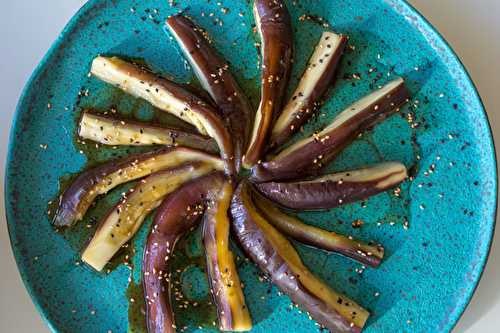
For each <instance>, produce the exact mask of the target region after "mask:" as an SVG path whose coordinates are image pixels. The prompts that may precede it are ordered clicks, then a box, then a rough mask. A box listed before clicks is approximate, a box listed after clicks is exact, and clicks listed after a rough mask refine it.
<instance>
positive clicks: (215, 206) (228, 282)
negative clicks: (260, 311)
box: [203, 182, 252, 331]
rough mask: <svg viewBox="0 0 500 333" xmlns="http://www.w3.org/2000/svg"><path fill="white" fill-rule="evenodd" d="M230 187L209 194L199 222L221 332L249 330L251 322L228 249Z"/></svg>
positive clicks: (232, 256)
mask: <svg viewBox="0 0 500 333" xmlns="http://www.w3.org/2000/svg"><path fill="white" fill-rule="evenodd" d="M232 195H233V186H232V185H231V184H230V183H228V182H226V183H225V184H224V186H223V187H222V189H221V190H220V192H218V193H211V194H209V200H210V201H209V205H208V207H207V210H206V213H205V217H204V223H203V242H204V245H205V251H206V256H207V271H208V276H209V282H210V288H211V294H212V299H213V300H214V303H215V305H216V306H217V317H218V319H219V329H220V330H221V331H249V330H251V329H252V319H251V318H250V313H249V312H248V308H247V306H246V304H245V296H244V295H243V290H242V289H241V282H240V278H239V276H238V271H237V269H236V265H235V262H234V255H233V253H232V252H231V249H230V248H229V229H230V221H229V216H228V211H229V206H230V204H231V198H232Z"/></svg>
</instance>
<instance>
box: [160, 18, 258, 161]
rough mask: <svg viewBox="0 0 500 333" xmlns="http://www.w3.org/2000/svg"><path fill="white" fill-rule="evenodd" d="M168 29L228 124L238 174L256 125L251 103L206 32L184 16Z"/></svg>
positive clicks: (171, 21)
mask: <svg viewBox="0 0 500 333" xmlns="http://www.w3.org/2000/svg"><path fill="white" fill-rule="evenodd" d="M167 26H168V28H169V29H170V32H171V33H172V35H173V36H174V37H175V39H176V40H177V43H178V44H179V45H180V47H181V49H182V51H183V53H184V55H185V56H186V58H187V59H188V61H189V63H190V64H191V66H192V68H193V70H194V72H195V74H196V76H197V77H198V79H199V81H200V82H201V85H202V86H203V88H204V89H205V90H206V91H207V92H208V93H209V94H210V96H211V97H212V99H213V100H214V101H215V103H216V104H217V106H218V108H219V111H220V113H221V117H222V119H223V120H225V121H226V126H227V128H229V133H230V134H231V136H232V139H233V145H234V155H235V163H236V170H239V168H240V163H241V157H242V155H243V153H244V152H245V149H246V145H247V141H248V139H249V136H250V131H251V125H252V124H251V120H252V112H253V110H252V107H251V105H250V102H249V101H248V99H247V97H246V96H245V94H244V93H243V91H242V89H241V88H240V86H239V85H238V82H237V81H236V80H235V79H234V77H233V75H232V74H231V72H230V70H229V64H228V62H227V61H226V60H225V59H224V58H222V57H221V56H220V55H219V53H217V51H216V50H215V49H214V48H213V46H212V45H211V41H210V40H209V39H208V35H207V33H206V32H205V31H204V30H203V29H202V28H200V27H198V26H196V25H195V24H194V23H193V22H192V21H191V20H190V19H188V18H187V17H185V16H183V15H181V14H178V15H174V16H171V17H170V18H169V19H168V20H167Z"/></svg>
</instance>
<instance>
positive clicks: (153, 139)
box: [78, 111, 219, 153]
mask: <svg viewBox="0 0 500 333" xmlns="http://www.w3.org/2000/svg"><path fill="white" fill-rule="evenodd" d="M78 135H79V136H80V137H81V138H82V139H87V140H92V141H96V142H99V143H101V144H104V145H112V146H118V145H127V146H148V145H166V146H183V147H191V148H197V149H201V150H204V151H207V152H211V153H217V152H218V151H219V150H218V147H217V143H216V142H215V141H214V140H213V139H212V138H210V137H208V136H203V135H199V134H195V133H190V132H186V131H183V130H179V129H175V128H167V127H162V126H156V125H151V124H148V123H143V122H138V121H133V120H128V119H118V118H113V117H109V116H107V115H100V114H95V113H91V112H89V111H85V112H84V113H83V114H82V117H81V119H80V126H79V129H78Z"/></svg>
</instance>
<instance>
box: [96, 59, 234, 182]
mask: <svg viewBox="0 0 500 333" xmlns="http://www.w3.org/2000/svg"><path fill="white" fill-rule="evenodd" d="M91 73H92V74H93V75H94V76H96V77H97V78H99V79H101V80H102V81H104V82H107V83H109V84H113V85H114V86H116V87H117V88H119V89H121V90H123V91H124V92H126V93H128V94H130V95H132V96H134V97H137V98H142V99H144V100H146V101H148V102H149V103H151V104H152V105H153V106H155V107H157V108H158V109H160V110H162V111H165V112H168V113H171V114H173V115H175V116H177V117H178V118H180V119H182V120H184V121H186V122H188V123H190V124H192V125H194V126H195V127H196V128H197V129H198V131H199V132H200V134H203V135H208V136H210V137H212V138H213V139H214V140H215V141H216V142H217V145H218V146H219V150H220V155H221V158H222V159H223V160H224V161H225V162H226V173H227V174H228V175H229V176H233V175H235V173H236V171H235V165H234V149H233V141H232V139H231V136H230V134H229V132H228V129H227V128H226V126H225V124H224V122H223V120H222V119H221V118H220V116H219V115H218V114H217V110H215V109H214V108H213V107H212V106H211V105H209V104H208V103H206V102H205V101H204V100H202V99H201V98H199V97H198V96H196V95H195V94H193V93H192V92H191V91H189V90H187V89H185V87H183V86H182V85H179V84H177V83H175V82H173V81H170V80H168V79H165V78H163V77H160V76H158V75H156V74H154V73H152V72H150V71H149V70H147V69H145V68H143V67H140V66H138V65H135V64H133V63H129V62H126V61H124V60H122V59H120V58H117V57H111V58H110V57H103V56H99V57H96V58H95V59H94V60H93V62H92V67H91Z"/></svg>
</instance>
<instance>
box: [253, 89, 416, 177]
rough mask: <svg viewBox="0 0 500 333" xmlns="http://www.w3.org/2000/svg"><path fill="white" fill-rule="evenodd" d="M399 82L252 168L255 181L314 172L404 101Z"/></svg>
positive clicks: (360, 102)
mask: <svg viewBox="0 0 500 333" xmlns="http://www.w3.org/2000/svg"><path fill="white" fill-rule="evenodd" d="M408 98H409V94H408V90H407V89H406V87H405V84H404V81H403V79H396V80H394V81H392V82H390V83H388V84H387V85H385V86H384V87H382V88H381V89H378V90H376V91H375V92H373V93H371V94H369V95H368V96H365V97H364V98H362V99H361V100H359V101H358V102H356V103H354V104H352V105H351V106H350V107H348V108H347V109H346V110H344V111H343V112H342V113H340V114H339V115H338V116H337V117H336V118H335V119H334V120H333V122H332V123H331V124H330V125H328V126H327V127H326V128H325V129H324V130H322V131H321V132H319V133H314V134H313V135H311V136H310V137H308V138H306V139H304V140H301V141H299V142H297V143H295V144H293V145H291V146H290V147H288V148H286V149H284V150H283V151H281V152H280V153H279V154H278V155H277V156H275V157H274V158H272V159H271V160H270V161H269V162H264V163H262V164H259V165H256V166H255V167H254V168H253V169H252V176H251V178H252V180H254V181H257V182H265V181H276V180H288V179H297V178H301V177H305V176H309V175H315V174H318V172H319V171H320V170H321V169H322V168H323V167H324V166H325V165H327V164H328V162H330V161H331V160H333V159H334V158H335V157H336V156H337V155H338V153H339V152H340V151H341V150H342V149H343V148H344V147H345V146H346V145H348V144H349V143H351V142H352V141H353V140H354V139H356V138H357V137H358V135H359V134H361V133H362V132H364V131H366V130H368V129H370V128H371V127H373V126H375V125H376V124H378V123H380V122H381V121H383V120H384V119H386V118H387V117H389V116H390V115H392V114H393V113H394V112H396V111H398V110H399V108H400V107H401V106H402V105H403V104H404V103H406V102H407V101H408Z"/></svg>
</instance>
